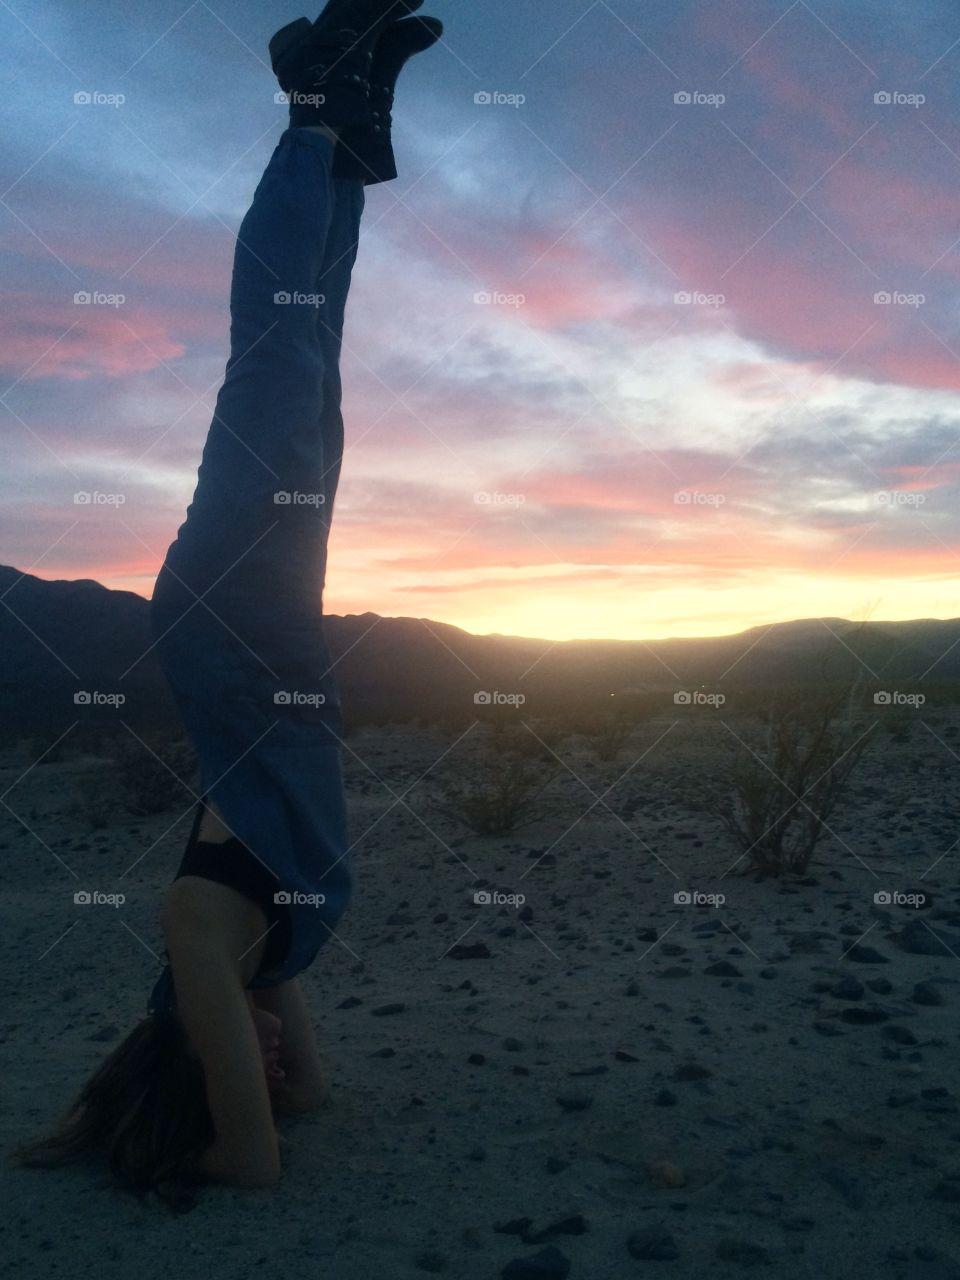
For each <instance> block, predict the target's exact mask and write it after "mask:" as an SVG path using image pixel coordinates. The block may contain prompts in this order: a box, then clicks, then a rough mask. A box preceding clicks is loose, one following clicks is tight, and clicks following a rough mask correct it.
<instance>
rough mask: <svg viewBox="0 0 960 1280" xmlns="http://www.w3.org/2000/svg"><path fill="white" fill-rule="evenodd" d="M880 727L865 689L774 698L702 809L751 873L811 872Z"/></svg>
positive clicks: (713, 785) (708, 787)
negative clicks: (864, 700) (868, 708)
mask: <svg viewBox="0 0 960 1280" xmlns="http://www.w3.org/2000/svg"><path fill="white" fill-rule="evenodd" d="M873 728H874V724H873V723H871V718H870V716H869V715H868V714H866V713H865V712H864V710H863V707H862V705H860V699H859V683H855V684H854V685H853V686H848V687H847V688H843V689H840V690H836V689H834V690H831V689H826V690H822V691H816V690H792V691H790V692H788V693H785V694H779V695H777V694H775V695H772V696H771V702H770V705H769V707H768V710H767V713H766V715H765V716H763V717H762V718H761V722H760V727H759V730H758V731H757V732H755V733H754V734H748V733H747V731H746V730H744V733H743V735H742V736H743V737H744V738H746V739H747V740H746V741H745V743H744V745H742V746H740V747H739V748H738V749H737V751H736V754H735V758H734V761H733V764H732V766H731V767H730V768H729V769H728V770H727V771H725V772H721V773H720V774H719V775H717V776H716V777H715V778H712V779H710V780H709V782H708V783H707V784H706V786H705V791H704V796H703V800H702V802H701V807H703V808H704V809H706V810H707V811H708V812H709V813H711V814H713V815H714V816H715V817H719V818H720V820H721V821H722V822H723V824H724V826H725V827H726V828H727V830H728V831H729V832H730V834H731V835H732V836H733V838H734V840H735V841H736V842H737V844H738V846H739V847H740V848H741V849H742V850H743V852H744V853H745V854H746V855H747V858H748V863H747V867H746V869H745V871H744V874H751V873H759V874H760V875H770V876H777V875H781V874H784V873H794V874H802V873H803V872H805V871H806V869H807V867H808V866H809V864H810V861H811V859H812V857H813V854H814V852H815V850H816V847H817V844H818V842H819V840H820V838H821V837H822V835H823V833H824V831H825V830H826V823H827V822H828V820H829V818H830V816H831V814H832V813H833V811H834V809H835V808H836V805H837V802H838V801H839V799H840V797H841V795H842V794H843V792H844V789H845V788H846V785H847V783H848V782H849V780H850V777H851V775H852V773H853V771H854V770H855V769H856V767H857V765H858V764H859V763H860V761H861V759H862V757H863V755H864V752H865V751H866V750H867V748H868V746H869V745H870V744H871V743H872V741H873V738H874V734H873V733H872V729H873ZM750 739H752V740H750Z"/></svg>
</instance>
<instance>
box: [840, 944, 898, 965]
mask: <svg viewBox="0 0 960 1280" xmlns="http://www.w3.org/2000/svg"><path fill="white" fill-rule="evenodd" d="M846 958H847V959H848V960H856V961H857V962H858V963H859V964H889V963H890V957H889V956H885V955H882V954H881V952H879V951H877V949H876V948H875V947H865V946H863V944H862V943H860V944H858V945H857V946H854V947H851V948H850V950H849V951H848V952H847V953H846Z"/></svg>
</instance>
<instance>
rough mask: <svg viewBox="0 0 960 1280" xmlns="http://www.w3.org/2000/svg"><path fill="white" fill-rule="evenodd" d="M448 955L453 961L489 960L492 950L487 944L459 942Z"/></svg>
mask: <svg viewBox="0 0 960 1280" xmlns="http://www.w3.org/2000/svg"><path fill="white" fill-rule="evenodd" d="M447 955H448V956H449V957H450V959H451V960H489V959H490V948H489V947H488V946H487V944H486V943H485V942H458V943H457V945H456V946H455V947H451V948H450V950H449V951H448V952H447Z"/></svg>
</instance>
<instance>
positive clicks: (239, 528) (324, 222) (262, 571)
mask: <svg viewBox="0 0 960 1280" xmlns="http://www.w3.org/2000/svg"><path fill="white" fill-rule="evenodd" d="M333 155H334V143H333V142H332V141H331V140H330V139H329V138H327V137H326V136H324V135H323V134H319V133H313V132H312V131H310V130H308V129H302V128H288V129H287V130H286V131H285V132H284V134H283V135H282V136H281V138H280V140H279V142H278V143H277V146H276V149H275V150H274V152H273V155H272V157H271V159H270V161H269V163H268V164H267V167H266V170H265V172H264V174H263V177H262V178H261V180H260V183H259V185H258V187H257V189H256V192H255V194H254V197H253V202H252V204H251V207H250V209H249V210H248V212H247V214H246V216H245V217H244V219H243V222H242V223H241V225H240V229H239V232H238V234H237V244H236V250H235V256H234V266H233V280H232V285H231V294H230V321H231V323H230V357H229V360H228V362H227V366H226V372H225V376H224V382H223V385H222V387H221V389H220V392H219V394H218V397H217V404H216V410H215V413H214V418H213V422H212V424H211V426H210V431H209V434H208V436H207V439H206V443H205V445H204V449H203V456H202V460H201V464H200V468H199V472H198V477H197V486H196V489H195V492H194V495H193V500H192V502H191V504H190V506H189V507H188V509H187V514H186V519H185V521H184V523H183V524H182V525H181V526H180V529H179V530H178V533H177V538H176V540H175V541H174V542H173V543H172V545H171V546H170V548H169V550H168V552H167V555H166V559H165V561H164V563H163V566H162V568H161V570H160V574H159V576H158V578H157V582H156V585H155V588H154V594H153V599H152V601H151V606H150V621H151V627H152V630H153V634H154V638H155V641H156V652H157V654H158V657H159V659H160V662H161V665H162V666H163V668H164V671H165V673H166V675H167V678H168V681H169V683H170V686H171V690H172V692H173V695H174V699H175V701H176V703H177V705H178V708H179V710H180V713H181V715H182V717H183V720H184V724H185V726H186V728H187V731H188V733H189V735H190V737H191V739H192V740H193V743H194V746H195V747H196V749H197V753H198V757H199V763H200V790H201V794H202V795H204V796H205V797H208V798H209V799H211V800H212V801H213V802H214V803H215V804H216V805H217V806H218V808H219V809H220V811H221V812H222V813H223V815H224V818H225V820H226V823H227V825H228V827H230V828H231V830H232V831H233V833H234V834H235V835H236V836H237V837H238V838H239V839H240V840H241V841H242V842H243V843H244V844H245V845H247V847H248V848H249V849H250V850H251V851H252V852H253V853H254V854H255V855H256V856H257V857H258V858H260V859H261V860H262V861H263V862H264V863H265V864H266V865H267V866H268V868H269V869H270V870H271V871H272V872H273V873H274V874H275V875H276V876H277V877H278V878H279V879H280V881H281V883H282V885H283V887H284V889H285V890H287V889H288V890H290V891H291V892H293V891H300V892H301V893H303V894H312V895H313V896H314V897H316V896H317V895H318V894H319V895H321V896H325V898H326V901H325V903H324V904H322V905H321V906H320V907H318V906H317V905H316V904H315V903H314V904H313V905H312V906H309V907H304V908H302V909H299V910H298V908H297V906H296V904H294V905H292V906H291V924H292V935H293V941H292V945H291V950H290V953H289V955H288V958H287V963H286V964H285V965H284V966H283V975H282V979H277V980H285V979H286V978H288V977H292V976H293V975H294V973H296V972H299V970H300V969H302V968H304V967H306V964H308V963H309V962H310V960H311V959H312V956H313V954H315V951H316V949H317V947H318V946H319V945H320V944H321V943H322V941H323V940H325V938H326V937H327V936H329V933H330V931H331V930H332V928H333V926H334V924H335V923H336V921H337V919H339V916H340V915H341V914H342V912H343V910H344V909H345V907H346V905H347V901H348V899H349V894H350V887H351V886H350V874H349V869H348V866H347V857H346V851H347V826H346V812H345V801H344V795H343V783H342V774H341V758H340V751H341V738H342V733H343V723H342V714H341V703H340V695H339V690H338V688H337V684H336V680H335V678H334V675H333V672H332V670H331V660H330V654H329V651H328V650H327V646H326V641H325V638H324V634H323V621H322V598H323V589H324V584H325V580H326V564H327V539H328V536H329V532H330V521H331V519H332V515H333V506H334V499H335V495H336V491H337V485H338V483H339V479H340V467H341V461H342V455H343V418H342V416H341V411H340V402H341V384H340V372H339V358H340V348H341V338H342V331H343V322H344V310H345V306H346V300H347V294H348V291H349V287H350V279H351V273H352V269H353V265H354V261H355V259H356V255H357V246H358V235H359V225H360V218H361V214H362V212H363V208H364V202H365V190H364V186H363V184H362V182H360V181H355V180H352V179H340V178H334V176H333V171H332V167H333ZM271 972H272V971H271ZM266 985H272V983H269V982H268V983H266Z"/></svg>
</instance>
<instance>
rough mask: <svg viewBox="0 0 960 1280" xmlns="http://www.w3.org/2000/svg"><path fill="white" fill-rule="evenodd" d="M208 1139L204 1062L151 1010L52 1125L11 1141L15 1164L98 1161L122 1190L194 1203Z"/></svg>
mask: <svg viewBox="0 0 960 1280" xmlns="http://www.w3.org/2000/svg"><path fill="white" fill-rule="evenodd" d="M214 1136H215V1132H214V1126H213V1119H212V1117H211V1115H210V1108H209V1106H208V1104H207V1093H206V1081H205V1078H204V1073H203V1064H202V1063H201V1061H200V1059H199V1058H198V1057H197V1056H196V1055H195V1054H193V1053H192V1051H191V1048H190V1043H189V1040H188V1038H187V1034H186V1031H185V1030H184V1027H183V1024H182V1023H181V1022H180V1019H179V1017H178V1016H177V1015H176V1014H167V1015H165V1016H160V1017H158V1016H157V1015H155V1014H151V1016H150V1017H147V1018H144V1019H143V1021H142V1022H139V1023H138V1024H137V1026H135V1027H134V1029H133V1030H132V1031H131V1032H130V1034H129V1035H128V1036H127V1038H126V1039H125V1040H124V1041H123V1042H122V1044H119V1045H118V1046H117V1047H116V1048H115V1049H114V1050H113V1051H112V1053H110V1054H109V1056H108V1057H106V1058H105V1059H104V1061H103V1062H102V1063H101V1064H100V1066H99V1067H98V1068H97V1069H96V1071H95V1072H94V1073H93V1075H92V1076H91V1077H90V1079H89V1080H88V1081H87V1083H86V1084H85V1085H84V1087H83V1089H82V1090H81V1091H80V1093H79V1095H78V1096H77V1099H76V1101H75V1102H74V1103H73V1105H72V1106H71V1107H70V1108H69V1110H68V1111H67V1112H66V1113H65V1115H64V1116H63V1118H62V1119H61V1120H60V1122H59V1123H58V1125H57V1126H56V1127H55V1128H54V1130H53V1131H52V1132H51V1133H49V1134H47V1135H46V1136H44V1137H41V1138H37V1139H35V1140H33V1141H31V1142H23V1143H20V1144H18V1145H17V1146H15V1147H14V1148H13V1149H12V1151H11V1156H12V1158H13V1160H14V1161H15V1162H16V1163H17V1164H21V1165H28V1166H33V1167H51V1166H55V1165H62V1164H70V1163H75V1162H79V1161H82V1160H88V1159H90V1158H91V1157H94V1158H95V1157H102V1158H105V1159H106V1161H107V1164H108V1166H109V1169H110V1172H111V1173H112V1174H113V1176H114V1178H115V1179H116V1181H117V1182H118V1183H119V1184H120V1185H121V1186H122V1187H124V1188H126V1189H127V1190H129V1191H132V1192H134V1193H135V1194H136V1195H138V1196H139V1197H140V1198H141V1199H142V1198H143V1197H144V1196H146V1194H147V1193H148V1192H150V1191H154V1192H155V1193H156V1194H157V1195H158V1196H159V1197H160V1198H161V1200H163V1201H164V1202H165V1203H166V1204H167V1205H168V1207H169V1208H171V1209H173V1210H174V1211H176V1212H183V1211H184V1210H186V1209H190V1208H192V1207H193V1205H194V1203H195V1201H196V1194H197V1189H198V1188H199V1186H200V1185H201V1184H202V1183H203V1182H204V1181H205V1179H204V1177H203V1174H202V1173H201V1171H200V1167H199V1161H200V1156H201V1155H202V1153H203V1151H204V1150H205V1149H206V1148H207V1147H208V1146H210V1144H211V1143H212V1142H213V1140H214Z"/></svg>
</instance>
